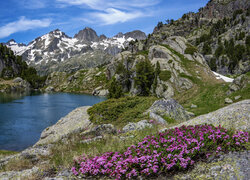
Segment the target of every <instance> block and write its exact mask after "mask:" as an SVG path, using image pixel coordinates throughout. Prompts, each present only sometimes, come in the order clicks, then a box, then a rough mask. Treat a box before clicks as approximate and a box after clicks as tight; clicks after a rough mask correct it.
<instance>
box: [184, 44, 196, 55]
mask: <svg viewBox="0 0 250 180" xmlns="http://www.w3.org/2000/svg"><path fill="white" fill-rule="evenodd" d="M195 52H197V48H196V47H194V46H191V45H187V48H186V49H185V54H191V55H194V53H195Z"/></svg>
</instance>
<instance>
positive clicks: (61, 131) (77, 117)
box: [35, 106, 91, 145]
mask: <svg viewBox="0 0 250 180" xmlns="http://www.w3.org/2000/svg"><path fill="white" fill-rule="evenodd" d="M88 108H90V106H83V107H79V108H77V109H75V110H73V111H72V112H70V113H69V114H68V115H67V116H65V117H63V118H61V119H60V120H59V121H58V122H57V123H56V124H55V125H53V126H50V127H48V128H46V129H45V130H44V131H43V132H42V134H41V137H40V140H39V141H38V142H37V143H36V144H35V145H41V144H49V143H54V142H56V141H58V140H60V139H62V138H64V137H67V136H68V135H70V134H71V133H76V132H80V131H82V130H84V129H86V128H87V127H88V126H89V125H90V124H91V122H90V120H89V115H88V113H87V110H88Z"/></svg>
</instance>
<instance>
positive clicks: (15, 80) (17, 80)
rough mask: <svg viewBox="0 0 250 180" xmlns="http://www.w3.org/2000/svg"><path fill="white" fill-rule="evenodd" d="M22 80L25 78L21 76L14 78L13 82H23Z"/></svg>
mask: <svg viewBox="0 0 250 180" xmlns="http://www.w3.org/2000/svg"><path fill="white" fill-rule="evenodd" d="M22 81H23V79H22V78H20V77H17V78H15V79H13V83H20V82H22Z"/></svg>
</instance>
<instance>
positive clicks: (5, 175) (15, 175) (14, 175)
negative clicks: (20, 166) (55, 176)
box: [0, 166, 39, 180]
mask: <svg viewBox="0 0 250 180" xmlns="http://www.w3.org/2000/svg"><path fill="white" fill-rule="evenodd" d="M38 172H39V168H38V167H36V166H35V167H33V168H32V169H25V170H22V171H6V172H0V180H9V179H17V180H18V179H27V178H29V177H31V176H32V175H33V174H36V173H38Z"/></svg>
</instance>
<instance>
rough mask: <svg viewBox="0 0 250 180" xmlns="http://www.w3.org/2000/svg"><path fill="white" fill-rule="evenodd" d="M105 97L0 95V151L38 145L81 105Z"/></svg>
mask: <svg viewBox="0 0 250 180" xmlns="http://www.w3.org/2000/svg"><path fill="white" fill-rule="evenodd" d="M103 100H105V98H101V97H97V96H91V95H83V94H69V93H55V94H39V93H35V94H34V93H33V94H30V95H27V94H26V95H23V94H2V93H0V150H14V151H20V150H23V149H25V148H27V147H29V146H32V145H34V144H35V143H36V142H37V141H38V140H39V138H40V135H41V132H42V131H43V130H44V129H45V128H47V127H48V126H51V125H53V124H55V123H56V122H57V121H58V120H59V119H60V118H61V117H64V116H66V115H67V114H68V113H69V112H71V111H72V110H73V109H75V108H77V107H80V106H87V105H94V104H96V103H99V102H101V101H103Z"/></svg>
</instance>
